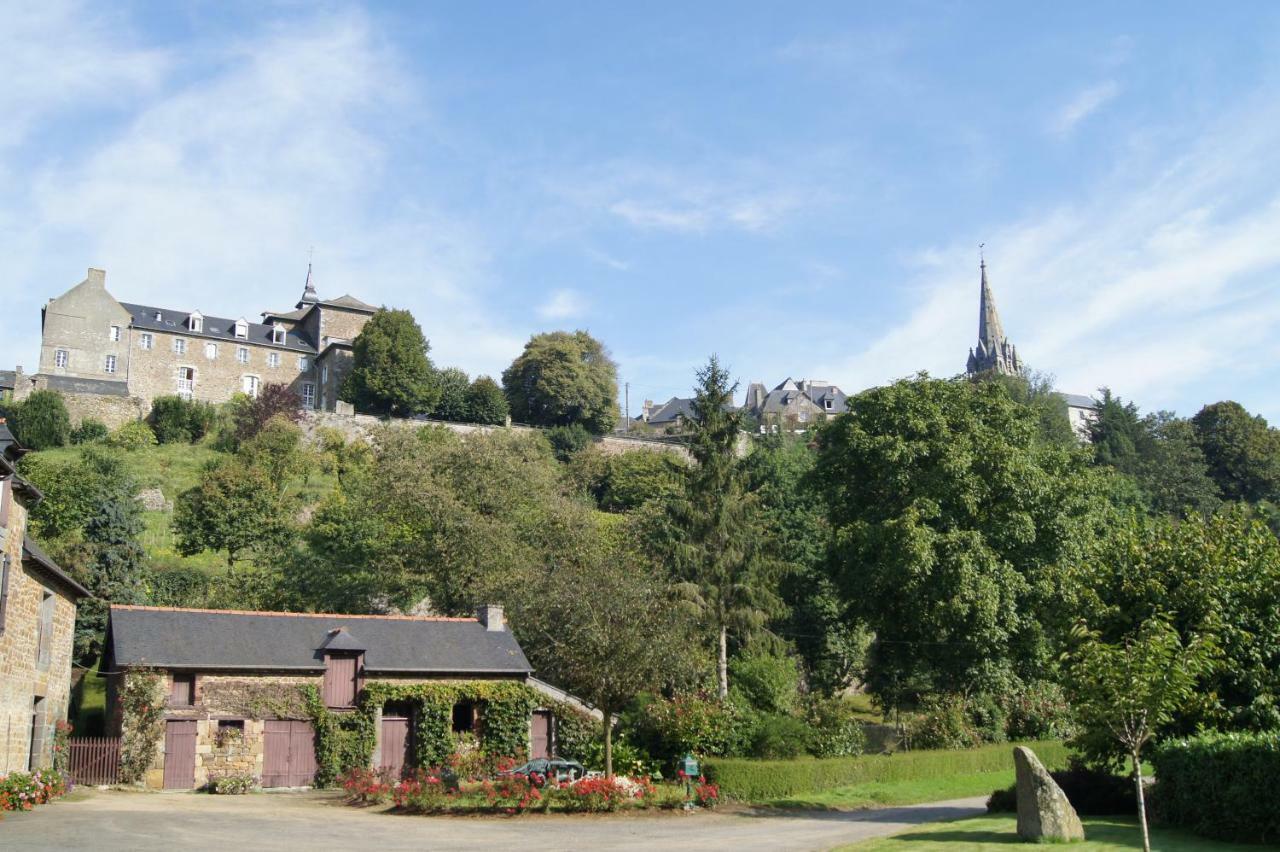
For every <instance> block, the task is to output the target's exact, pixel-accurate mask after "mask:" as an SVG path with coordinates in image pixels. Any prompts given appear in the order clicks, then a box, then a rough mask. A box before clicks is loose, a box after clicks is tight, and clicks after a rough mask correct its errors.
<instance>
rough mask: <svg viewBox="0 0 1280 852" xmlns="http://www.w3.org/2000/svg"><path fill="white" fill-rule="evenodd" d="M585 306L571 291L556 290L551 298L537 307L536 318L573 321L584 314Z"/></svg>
mask: <svg viewBox="0 0 1280 852" xmlns="http://www.w3.org/2000/svg"><path fill="white" fill-rule="evenodd" d="M586 310H587V304H586V302H585V301H584V300H583V298H582V296H581V295H580V294H579V293H576V292H575V291H573V290H556V291H555V292H554V293H552V294H551V298H549V299H547V301H545V302H543V303H542V304H541V305H539V306H538V316H540V317H542V318H543V319H546V320H566V319H575V318H577V317H580V316H582V315H583V314H584V313H586Z"/></svg>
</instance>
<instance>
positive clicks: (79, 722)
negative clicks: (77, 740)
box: [69, 663, 107, 737]
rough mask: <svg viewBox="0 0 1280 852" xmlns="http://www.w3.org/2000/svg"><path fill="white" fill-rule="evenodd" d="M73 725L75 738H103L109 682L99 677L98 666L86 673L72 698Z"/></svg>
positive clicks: (95, 664) (71, 714) (71, 715)
mask: <svg viewBox="0 0 1280 852" xmlns="http://www.w3.org/2000/svg"><path fill="white" fill-rule="evenodd" d="M71 704H72V707H71V713H70V714H69V716H70V719H71V724H73V725H75V732H74V735H75V736H82V737H83V736H101V733H102V725H103V720H104V718H105V715H106V712H107V682H106V680H104V679H103V678H100V677H98V664H97V663H94V664H93V671H89V672H85V673H84V677H83V678H81V679H80V683H79V684H77V685H76V688H75V691H74V692H73V693H72V696H71Z"/></svg>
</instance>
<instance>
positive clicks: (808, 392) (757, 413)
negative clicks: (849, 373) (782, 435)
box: [743, 376, 848, 432]
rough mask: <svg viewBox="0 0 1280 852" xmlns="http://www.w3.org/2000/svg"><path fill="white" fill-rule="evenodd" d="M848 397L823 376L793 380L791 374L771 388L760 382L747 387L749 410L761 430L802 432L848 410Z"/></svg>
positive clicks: (746, 408) (747, 407) (748, 412)
mask: <svg viewBox="0 0 1280 852" xmlns="http://www.w3.org/2000/svg"><path fill="white" fill-rule="evenodd" d="M847 402H848V397H847V396H846V395H845V392H844V391H842V390H840V388H838V387H836V386H835V385H833V384H831V383H830V382H825V381H822V380H820V379H800V380H798V381H797V380H793V379H792V378H790V377H789V376H788V377H787V378H786V379H784V380H783V382H782V383H781V384H779V385H778V386H777V387H775V388H774V389H773V390H771V391H767V390H765V387H764V385H763V384H762V383H760V382H752V383H751V384H750V385H748V386H747V399H746V402H745V403H744V404H743V410H744V411H746V413H747V414H748V415H750V416H751V417H752V418H753V419H754V420H755V421H756V422H757V423H758V424H759V428H760V431H761V432H778V431H783V432H803V431H805V430H806V429H808V428H809V427H811V426H813V425H814V424H815V423H819V422H821V421H823V420H829V419H830V418H832V417H835V416H836V415H838V414H843V413H844V411H845V407H846V403H847Z"/></svg>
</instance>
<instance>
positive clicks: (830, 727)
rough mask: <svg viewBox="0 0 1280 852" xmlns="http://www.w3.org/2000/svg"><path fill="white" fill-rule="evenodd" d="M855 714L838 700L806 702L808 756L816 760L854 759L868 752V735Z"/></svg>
mask: <svg viewBox="0 0 1280 852" xmlns="http://www.w3.org/2000/svg"><path fill="white" fill-rule="evenodd" d="M857 714H858V711H857V710H856V709H855V708H854V706H853V705H852V704H850V703H849V702H848V701H845V700H844V699H841V698H820V699H816V700H814V701H811V702H810V703H809V706H808V707H807V708H806V714H805V715H806V717H807V719H808V722H809V745H808V749H809V753H810V754H812V755H814V756H815V757H853V756H854V755H858V754H862V753H863V752H864V751H866V750H867V732H866V729H865V728H864V727H863V725H862V720H861V719H859V718H858V715H857Z"/></svg>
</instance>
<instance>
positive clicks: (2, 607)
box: [0, 555, 9, 633]
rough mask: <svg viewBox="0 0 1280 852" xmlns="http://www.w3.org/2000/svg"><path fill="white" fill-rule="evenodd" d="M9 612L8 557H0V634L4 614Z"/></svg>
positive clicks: (2, 629)
mask: <svg viewBox="0 0 1280 852" xmlns="http://www.w3.org/2000/svg"><path fill="white" fill-rule="evenodd" d="M8 610H9V557H8V556H7V555H6V556H3V557H0V633H4V614H5V613H6V612H8Z"/></svg>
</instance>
